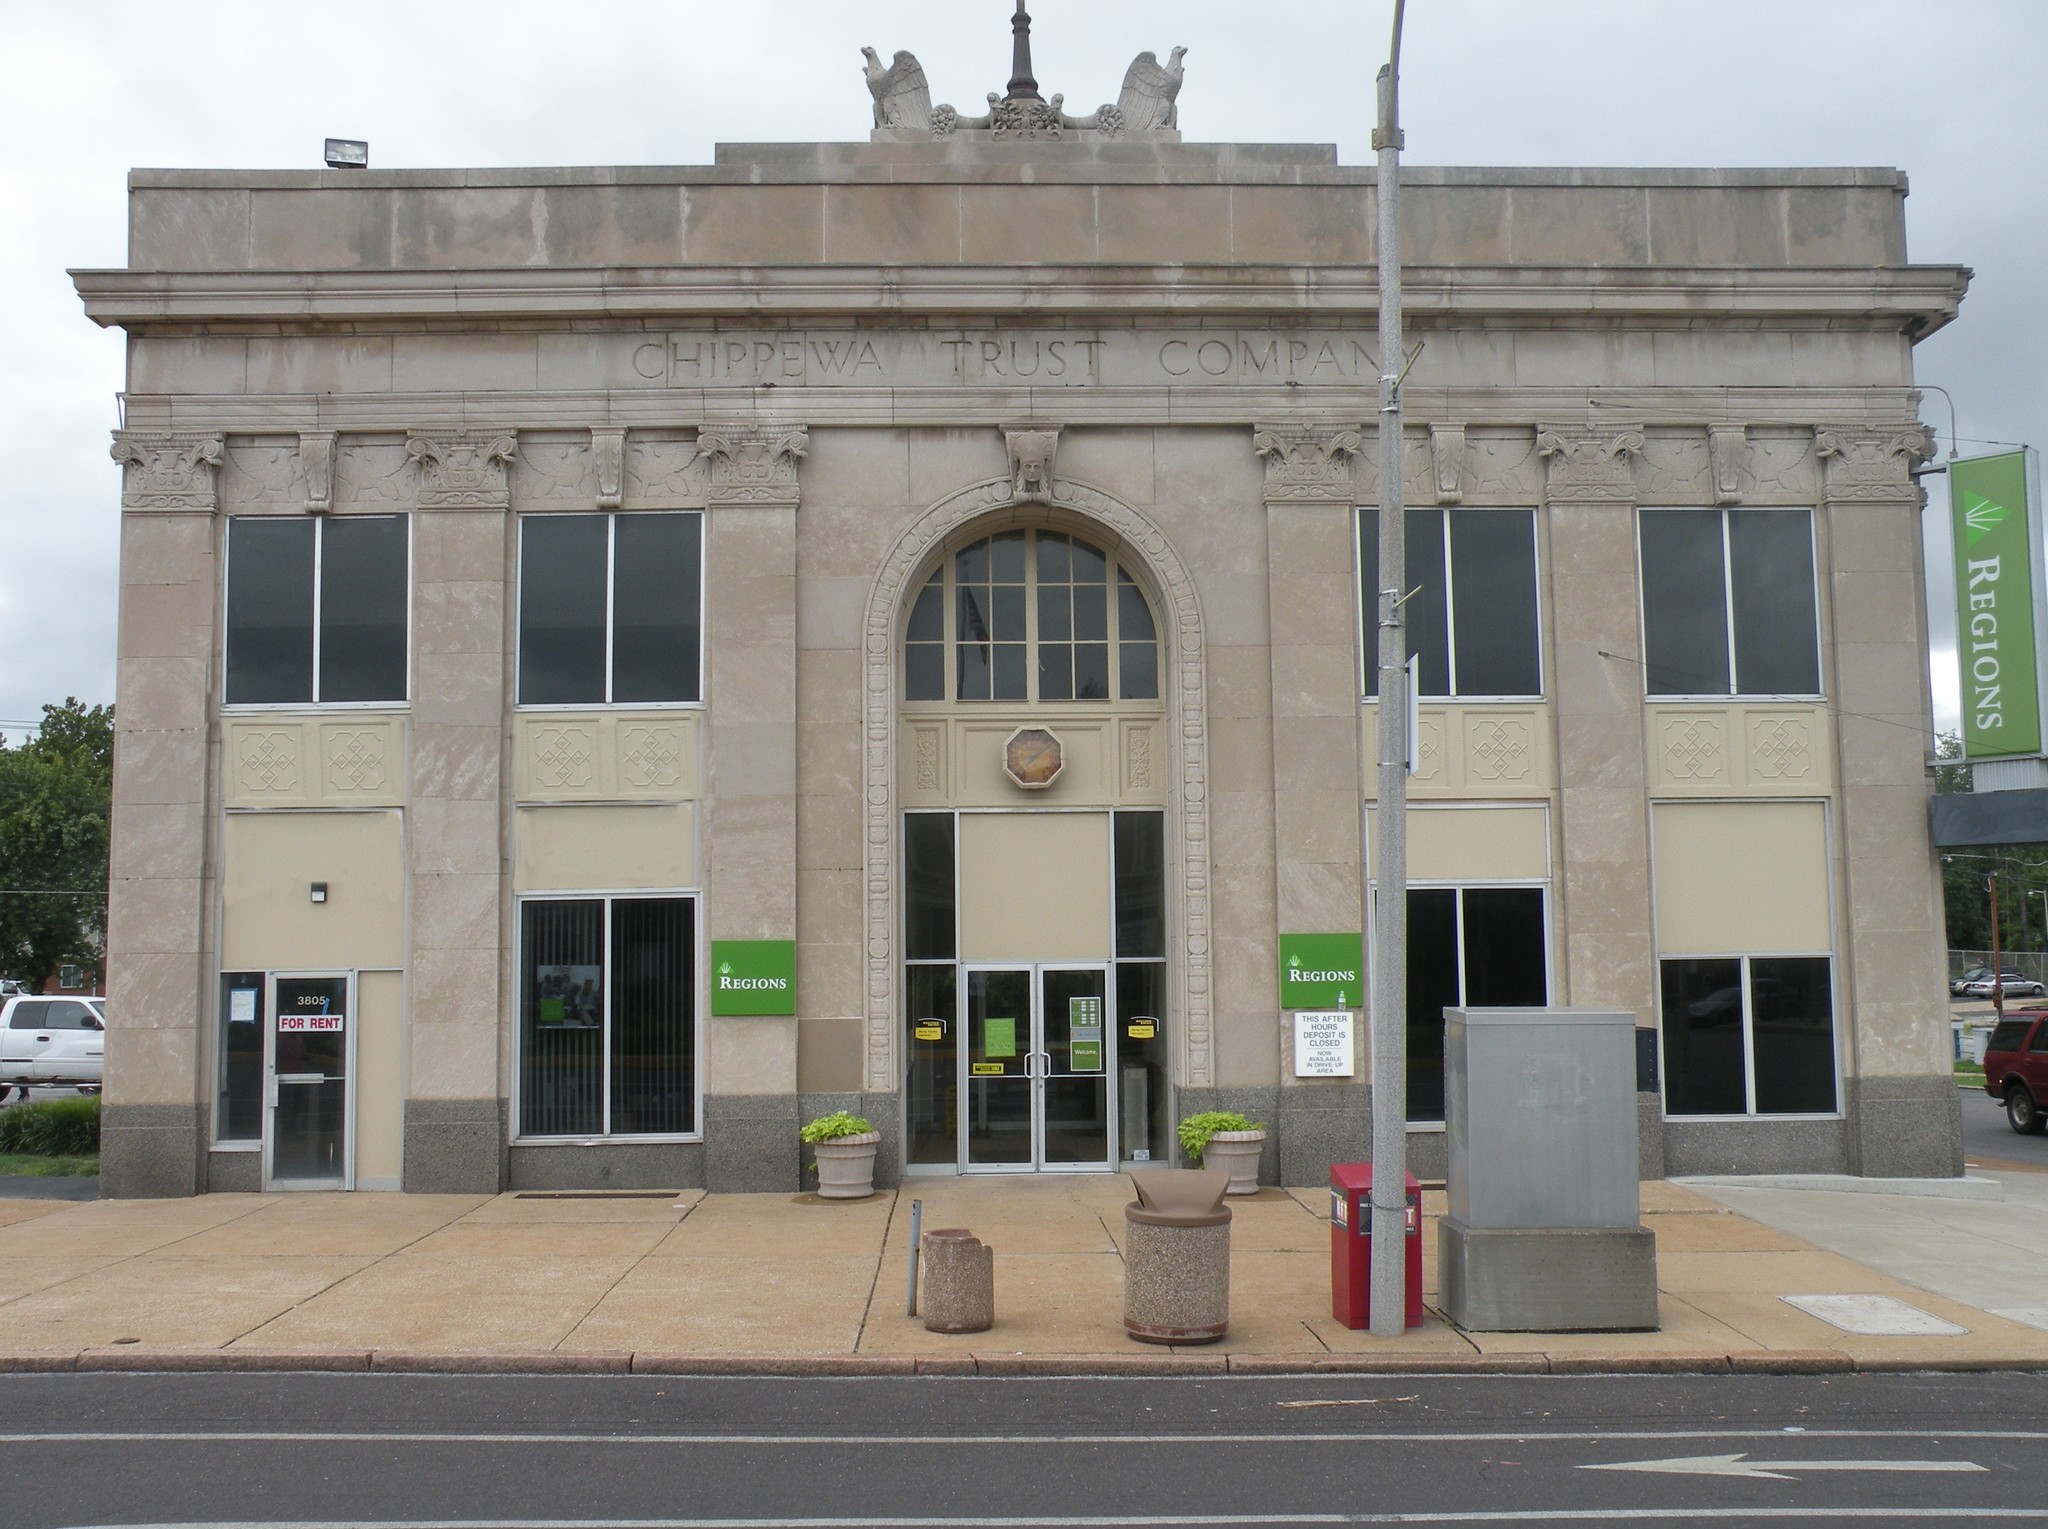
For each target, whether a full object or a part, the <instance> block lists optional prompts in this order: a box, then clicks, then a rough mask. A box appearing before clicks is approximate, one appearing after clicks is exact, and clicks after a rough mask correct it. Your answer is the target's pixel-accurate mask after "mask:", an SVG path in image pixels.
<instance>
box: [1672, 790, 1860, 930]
mask: <svg viewBox="0 0 2048 1529" xmlns="http://www.w3.org/2000/svg"><path fill="white" fill-rule="evenodd" d="M1650 822H1651V843H1652V854H1653V858H1654V862H1655V868H1656V907H1657V948H1658V950H1659V951H1671V952H1683V953H1685V954H1688V955H1712V954H1727V955H1751V954H1758V953H1762V952H1768V951H1775V950H1784V951H1817V950H1827V949H1829V948H1830V947H1831V946H1832V944H1833V941H1832V940H1831V939H1830V937H1829V924H1828V834H1827V812H1826V808H1825V807H1824V806H1823V805H1822V804H1821V803H1819V802H1659V803H1657V804H1656V805H1655V806H1653V807H1652V808H1651V809H1650Z"/></svg>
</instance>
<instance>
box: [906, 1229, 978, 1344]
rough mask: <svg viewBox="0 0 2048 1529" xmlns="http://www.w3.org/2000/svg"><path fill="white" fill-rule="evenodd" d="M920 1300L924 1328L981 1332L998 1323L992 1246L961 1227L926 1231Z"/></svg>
mask: <svg viewBox="0 0 2048 1529" xmlns="http://www.w3.org/2000/svg"><path fill="white" fill-rule="evenodd" d="M919 1257H920V1259H921V1260H922V1262H923V1264H924V1269H923V1279H922V1281H921V1288H920V1291H919V1295H918V1304H919V1305H921V1306H922V1307H923V1308H924V1326H925V1331H926V1332H933V1333H985V1332H987V1331H988V1330H989V1329H990V1328H991V1327H993V1326H995V1321H996V1250H995V1249H994V1248H992V1247H990V1246H989V1245H988V1244H987V1243H985V1242H983V1241H982V1240H981V1239H980V1238H979V1237H976V1236H975V1235H974V1233H972V1232H970V1231H969V1230H967V1228H966V1227H964V1226H948V1227H941V1228H939V1229H938V1230H936V1231H930V1232H926V1233H925V1234H924V1239H923V1246H922V1247H921V1248H920V1250H919Z"/></svg>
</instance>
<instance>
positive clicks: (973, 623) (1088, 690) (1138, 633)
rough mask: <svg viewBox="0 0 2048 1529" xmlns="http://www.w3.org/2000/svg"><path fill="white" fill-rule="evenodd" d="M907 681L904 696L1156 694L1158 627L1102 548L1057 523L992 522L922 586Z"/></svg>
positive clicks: (906, 657) (907, 654)
mask: <svg viewBox="0 0 2048 1529" xmlns="http://www.w3.org/2000/svg"><path fill="white" fill-rule="evenodd" d="M949 660H950V661H949ZM903 684H904V691H903V694H904V699H905V700H908V701H1107V700H1112V699H1115V700H1123V701H1156V700H1157V699H1159V630H1158V626H1157V625H1156V623H1154V621H1153V619H1152V610H1151V607H1150V606H1149V605H1147V604H1146V602H1145V595H1144V592H1143V591H1142V590H1140V589H1139V588H1138V586H1137V584H1136V582H1135V581H1134V580H1133V579H1132V578H1131V576H1130V574H1129V573H1128V572H1127V571H1126V570H1125V569H1124V568H1123V567H1122V566H1120V565H1119V564H1118V563H1117V561H1116V559H1114V558H1113V557H1110V556H1109V555H1108V554H1107V553H1105V552H1103V551H1102V549H1101V548H1099V547H1095V546H1091V545H1090V544H1089V543H1087V542H1085V541H1082V540H1080V539H1079V538H1078V537H1073V536H1068V535H1066V534H1064V533H1063V532H1059V531H998V532H997V533H996V534H995V535H993V536H985V537H983V538H982V539H981V540H980V541H977V542H973V543H970V544H969V545H968V546H965V547H962V548H960V549H959V551H957V552H955V553H954V554H953V555H952V556H951V557H949V558H947V559H946V560H945V561H944V562H943V563H941V564H940V565H939V566H938V567H937V568H936V569H934V570H933V572H932V576H931V577H930V578H929V579H927V580H926V581H925V585H924V588H923V589H921V590H919V591H918V595H917V600H916V602H915V603H914V604H913V605H912V606H911V608H910V626H909V629H908V631H907V632H906V633H905V634H904V643H903Z"/></svg>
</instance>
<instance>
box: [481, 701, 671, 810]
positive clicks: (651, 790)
mask: <svg viewBox="0 0 2048 1529" xmlns="http://www.w3.org/2000/svg"><path fill="white" fill-rule="evenodd" d="M699 726H700V724H699V719H698V717H697V716H696V715H695V714H694V713H689V712H615V711H602V712H580V713H579V712H553V713H550V712H530V711H529V712H521V713H520V714H519V717H518V719H517V721H516V722H515V723H514V725H513V730H512V780H513V791H514V792H515V794H516V796H517V798H518V800H519V801H521V802H535V803H538V802H619V801H628V802H686V801H691V800H694V799H695V798H696V796H697V795H698V791H699V783H698V771H697V764H698V758H699V752H700V751H699V746H698V738H699Z"/></svg>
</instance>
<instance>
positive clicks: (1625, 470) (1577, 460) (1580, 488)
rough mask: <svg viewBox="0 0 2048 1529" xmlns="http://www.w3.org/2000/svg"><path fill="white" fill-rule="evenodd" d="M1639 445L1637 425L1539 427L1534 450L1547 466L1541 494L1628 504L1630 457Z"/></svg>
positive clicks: (1632, 487)
mask: <svg viewBox="0 0 2048 1529" xmlns="http://www.w3.org/2000/svg"><path fill="white" fill-rule="evenodd" d="M1642 449H1643V431H1642V427H1641V426H1640V425H1605V426H1587V425H1544V426H1542V427H1541V428H1540V429H1538V430H1537V432H1536V454H1537V455H1538V456H1540V457H1542V458H1543V459H1544V461H1545V462H1547V463H1548V464H1549V468H1550V472H1549V479H1548V483H1547V485H1546V488H1545V493H1546V496H1547V497H1549V498H1551V499H1605V500H1614V501H1619V502H1627V503H1633V502H1634V500H1635V497H1636V477H1635V470H1634V467H1633V465H1632V461H1631V459H1632V458H1634V457H1635V456H1636V455H1637V454H1638V453H1640V452H1641V451H1642Z"/></svg>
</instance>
